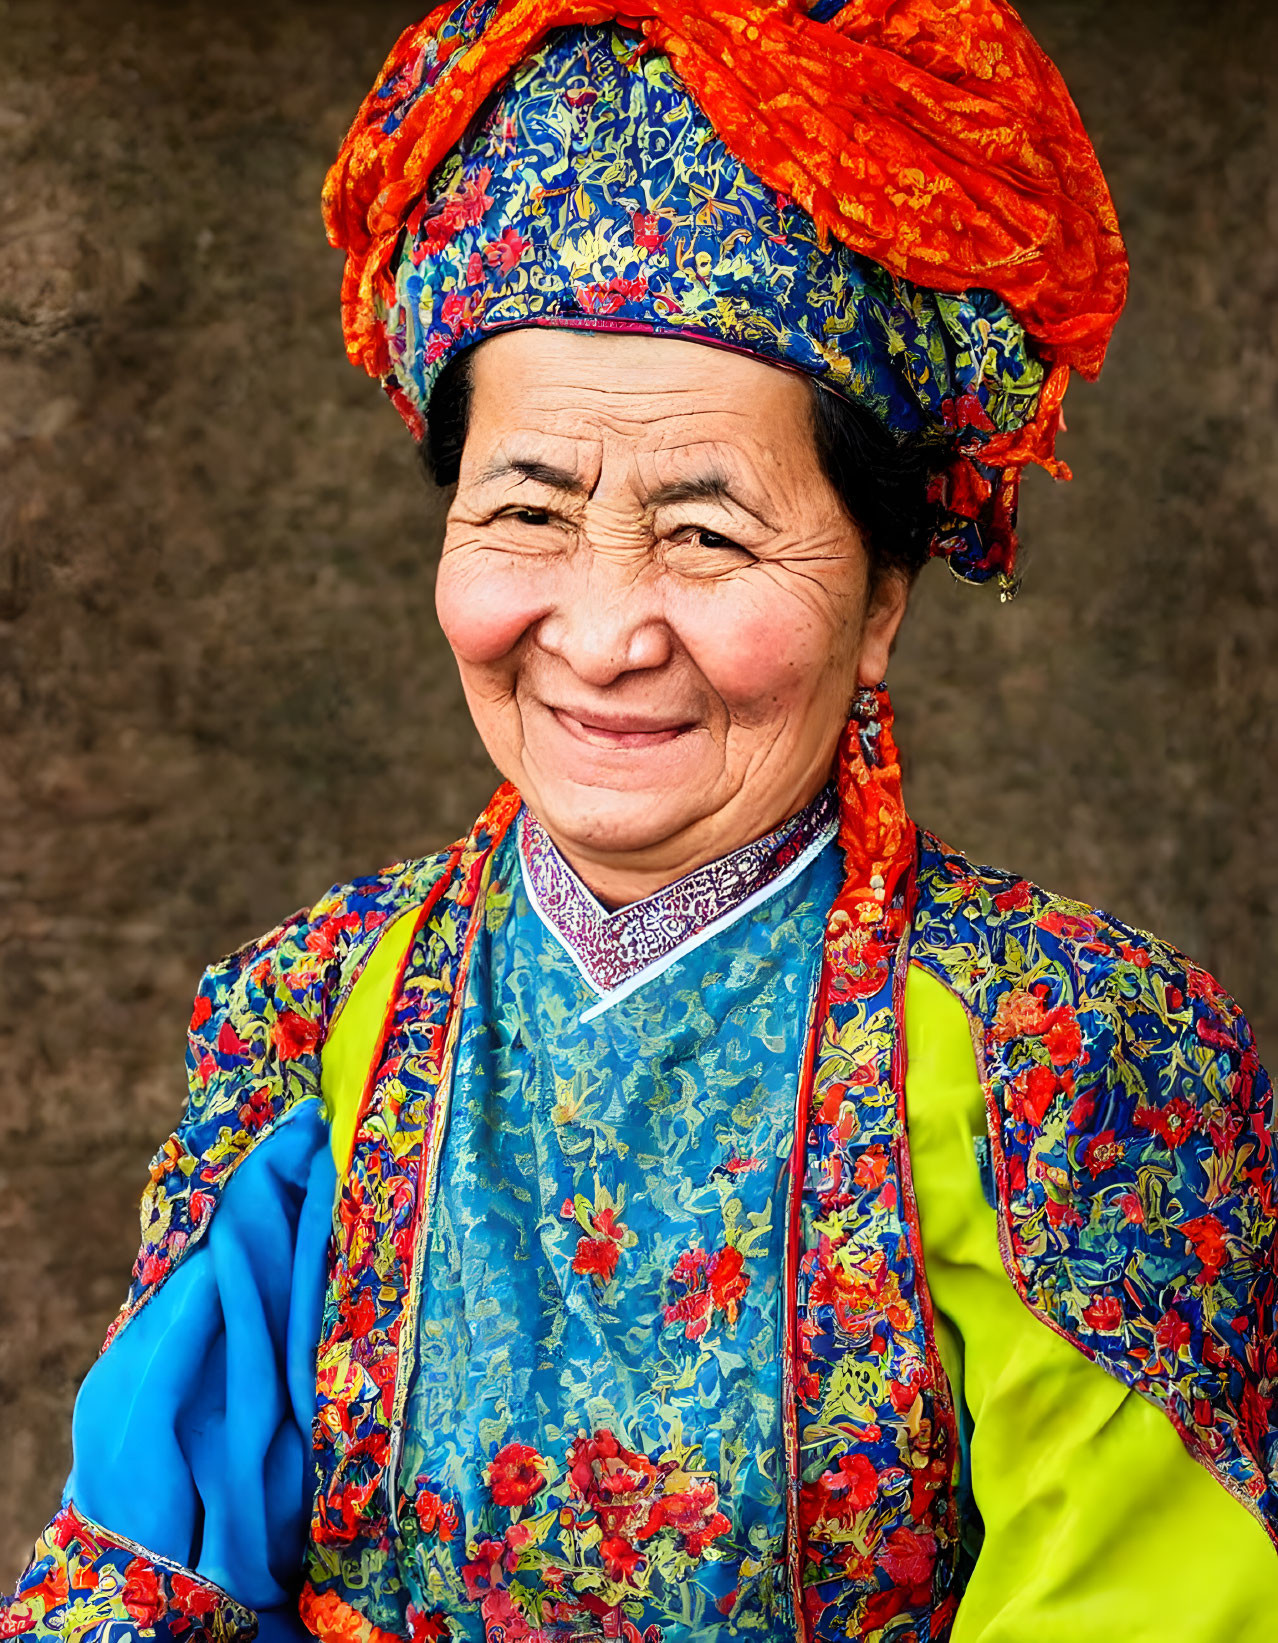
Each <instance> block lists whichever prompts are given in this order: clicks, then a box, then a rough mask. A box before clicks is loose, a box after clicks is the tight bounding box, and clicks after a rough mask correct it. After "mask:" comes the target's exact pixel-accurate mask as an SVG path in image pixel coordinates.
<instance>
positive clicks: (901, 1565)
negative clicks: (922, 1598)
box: [878, 1528, 936, 1600]
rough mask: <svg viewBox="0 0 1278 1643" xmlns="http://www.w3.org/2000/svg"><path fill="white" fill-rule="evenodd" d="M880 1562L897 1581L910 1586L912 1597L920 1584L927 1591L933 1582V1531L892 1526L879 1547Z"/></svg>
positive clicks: (897, 1583) (934, 1552)
mask: <svg viewBox="0 0 1278 1643" xmlns="http://www.w3.org/2000/svg"><path fill="white" fill-rule="evenodd" d="M878 1563H879V1567H880V1568H881V1569H882V1570H883V1571H884V1573H885V1574H886V1575H887V1577H888V1579H889V1580H891V1581H892V1582H893V1584H894V1585H896V1586H905V1587H907V1588H909V1590H910V1592H911V1598H912V1600H913V1593H914V1592H915V1591H917V1590H918V1589H919V1588H920V1587H921V1588H923V1589H924V1595H926V1590H927V1588H929V1587H930V1586H931V1584H932V1571H933V1569H934V1568H935V1567H936V1541H935V1540H934V1539H933V1537H932V1536H931V1535H920V1534H918V1533H916V1531H915V1530H913V1529H907V1528H900V1529H893V1530H892V1532H891V1534H889V1535H888V1537H887V1539H886V1540H885V1541H884V1542H883V1545H882V1547H881V1548H880V1551H879V1556H878Z"/></svg>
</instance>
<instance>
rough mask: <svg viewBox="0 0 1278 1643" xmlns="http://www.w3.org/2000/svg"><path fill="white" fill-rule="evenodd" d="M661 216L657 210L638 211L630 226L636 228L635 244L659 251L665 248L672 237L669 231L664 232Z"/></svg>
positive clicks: (645, 248) (645, 249)
mask: <svg viewBox="0 0 1278 1643" xmlns="http://www.w3.org/2000/svg"><path fill="white" fill-rule="evenodd" d="M660 220H661V219H660V218H659V217H658V216H657V214H656V212H655V211H636V212H635V213H634V214H633V215H632V217H631V219H630V226H631V228H632V229H633V230H634V236H635V244H636V245H637V246H638V247H639V248H640V249H641V250H643V251H652V252H658V251H661V250H663V249H664V247H665V243H666V241H667V240H668V239H669V238H670V234H669V231H668V230H667V232H666V233H664V234H663V233H662V232H661V230H660V227H659V226H658V225H659V223H660Z"/></svg>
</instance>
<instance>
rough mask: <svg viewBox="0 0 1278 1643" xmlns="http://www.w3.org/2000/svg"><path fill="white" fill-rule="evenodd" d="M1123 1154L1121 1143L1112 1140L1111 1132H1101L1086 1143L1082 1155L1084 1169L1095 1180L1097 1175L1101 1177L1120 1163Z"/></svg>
mask: <svg viewBox="0 0 1278 1643" xmlns="http://www.w3.org/2000/svg"><path fill="white" fill-rule="evenodd" d="M1123 1152H1124V1147H1123V1143H1122V1142H1121V1141H1116V1140H1115V1139H1114V1132H1113V1130H1102V1131H1101V1132H1100V1134H1099V1135H1094V1136H1093V1137H1092V1139H1091V1140H1090V1141H1089V1142H1088V1143H1087V1147H1086V1150H1085V1151H1084V1153H1083V1164H1084V1167H1085V1168H1086V1169H1087V1170H1088V1171H1089V1172H1090V1174H1091V1176H1092V1179H1093V1180H1095V1178H1096V1177H1097V1176H1098V1175H1103V1174H1104V1173H1105V1171H1106V1170H1109V1169H1113V1167H1114V1165H1115V1164H1117V1163H1121V1161H1122V1158H1123Z"/></svg>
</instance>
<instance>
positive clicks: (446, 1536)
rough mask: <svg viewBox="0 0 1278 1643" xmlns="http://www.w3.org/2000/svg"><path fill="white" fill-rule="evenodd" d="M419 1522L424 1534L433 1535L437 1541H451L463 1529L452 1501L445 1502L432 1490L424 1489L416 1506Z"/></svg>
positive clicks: (418, 1497)
mask: <svg viewBox="0 0 1278 1643" xmlns="http://www.w3.org/2000/svg"><path fill="white" fill-rule="evenodd" d="M415 1510H416V1512H417V1521H418V1522H419V1523H420V1524H421V1526H422V1533H423V1534H424V1535H427V1536H431V1535H433V1536H434V1537H435V1539H436V1540H439V1541H446V1540H451V1539H452V1538H453V1536H454V1535H455V1534H456V1533H457V1531H458V1529H459V1528H460V1527H461V1521H460V1519H459V1518H458V1516H457V1508H456V1507H455V1506H454V1505H453V1504H452V1503H451V1501H443V1500H441V1499H440V1497H439V1496H438V1495H437V1494H435V1493H434V1492H433V1490H430V1489H422V1490H421V1491H420V1492H419V1494H418V1496H417V1501H416V1505H415Z"/></svg>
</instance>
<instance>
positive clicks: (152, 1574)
mask: <svg viewBox="0 0 1278 1643" xmlns="http://www.w3.org/2000/svg"><path fill="white" fill-rule="evenodd" d="M120 1600H121V1602H122V1603H123V1604H124V1607H125V1609H127V1611H128V1614H129V1618H130V1619H131V1620H136V1621H137V1623H138V1625H139V1626H154V1625H155V1623H156V1622H157V1621H158V1620H159V1619H160V1618H161V1616H162V1615H163V1614H164V1612H165V1610H166V1609H167V1607H168V1604H167V1603H166V1602H165V1599H164V1594H163V1592H161V1590H160V1580H159V1576H158V1575H157V1574H156V1571H155V1569H154V1568H153V1567H152V1565H151V1564H149V1563H148V1562H147V1560H146V1559H145V1558H144V1557H135V1558H134V1559H133V1561H132V1562H131V1563H130V1564H129V1565H128V1566H127V1568H126V1569H125V1571H124V1591H123V1593H122V1594H121V1599H120Z"/></svg>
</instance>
